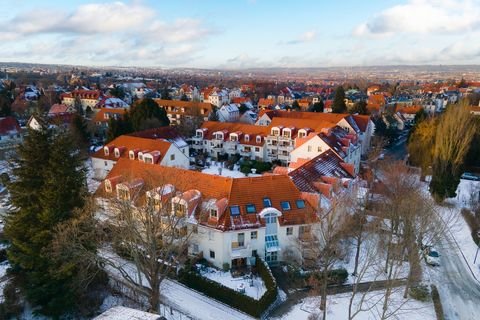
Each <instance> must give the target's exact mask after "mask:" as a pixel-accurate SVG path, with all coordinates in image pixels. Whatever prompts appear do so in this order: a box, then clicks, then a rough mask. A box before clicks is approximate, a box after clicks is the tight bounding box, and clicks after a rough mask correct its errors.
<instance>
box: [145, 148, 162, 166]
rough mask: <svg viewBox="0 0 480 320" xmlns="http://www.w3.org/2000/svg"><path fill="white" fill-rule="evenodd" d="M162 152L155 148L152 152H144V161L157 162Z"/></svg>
mask: <svg viewBox="0 0 480 320" xmlns="http://www.w3.org/2000/svg"><path fill="white" fill-rule="evenodd" d="M160 156H161V152H160V151H158V150H154V151H152V152H148V153H143V162H145V163H150V164H155V163H157V162H158V160H159V159H160Z"/></svg>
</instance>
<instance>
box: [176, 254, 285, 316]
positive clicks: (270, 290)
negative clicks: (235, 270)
mask: <svg viewBox="0 0 480 320" xmlns="http://www.w3.org/2000/svg"><path fill="white" fill-rule="evenodd" d="M255 267H256V268H257V271H258V273H259V275H260V277H261V278H262V280H263V282H264V283H265V287H266V288H267V291H266V292H265V293H264V294H263V296H262V297H261V298H260V300H255V299H254V298H251V297H249V296H247V295H244V294H242V293H240V292H237V291H235V290H232V289H230V288H228V287H225V286H223V285H221V284H220V283H218V282H215V281H212V280H210V279H207V278H204V277H202V276H201V275H199V274H197V273H196V272H195V271H193V270H187V271H184V272H182V273H181V274H180V282H181V283H183V284H185V285H186V286H188V287H190V288H192V289H195V290H197V291H200V292H202V293H204V294H205V295H207V296H209V297H211V298H213V299H216V300H218V301H220V302H223V303H225V304H227V305H229V306H231V307H233V308H236V309H238V310H241V311H243V312H245V313H248V314H250V315H252V316H254V317H257V318H258V317H260V316H261V315H262V313H263V312H264V311H265V310H266V309H267V308H268V307H269V306H270V305H271V304H272V303H273V302H274V301H275V300H276V299H277V284H276V282H275V278H273V275H272V273H271V272H270V269H269V268H268V266H267V265H266V264H265V262H264V261H263V260H261V259H260V258H258V257H257V259H256V264H255Z"/></svg>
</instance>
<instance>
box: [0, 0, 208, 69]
mask: <svg viewBox="0 0 480 320" xmlns="http://www.w3.org/2000/svg"><path fill="white" fill-rule="evenodd" d="M214 33H215V31H214V30H213V29H211V28H209V27H208V26H207V25H205V23H204V22H203V21H202V20H200V19H191V18H188V17H185V18H178V19H176V20H173V21H167V20H160V19H159V18H158V13H157V12H156V11H155V10H154V9H152V8H150V7H147V6H145V5H144V4H143V3H142V2H140V1H131V2H125V1H115V2H106V3H90V4H85V5H80V6H78V7H76V8H73V10H71V11H69V12H65V11H63V12H59V10H57V9H48V8H47V9H36V8H34V9H30V10H29V11H25V12H22V13H19V14H17V15H15V16H13V17H12V18H10V19H7V20H5V21H3V22H0V40H1V41H2V43H0V50H1V51H2V52H3V54H2V58H4V59H10V60H14V61H19V60H22V59H23V60H29V61H38V62H46V63H47V62H48V63H50V62H61V63H75V64H77V63H78V64H97V65H99V64H102V65H128V64H129V65H133V64H135V65H142V66H152V65H175V64H178V63H185V62H189V61H193V60H194V59H196V58H197V52H198V51H199V50H201V49H202V48H203V43H204V41H205V40H206V39H207V38H208V37H209V36H211V35H212V34H214ZM9 45H10V46H9ZM7 47H8V48H9V50H8V51H7V50H5V49H6V48H7Z"/></svg>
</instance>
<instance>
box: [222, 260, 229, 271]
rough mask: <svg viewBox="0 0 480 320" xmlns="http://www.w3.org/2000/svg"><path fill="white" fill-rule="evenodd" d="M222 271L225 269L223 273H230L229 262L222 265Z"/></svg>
mask: <svg viewBox="0 0 480 320" xmlns="http://www.w3.org/2000/svg"><path fill="white" fill-rule="evenodd" d="M222 269H223V271H228V270H230V264H228V263H227V262H225V263H224V264H223V265H222Z"/></svg>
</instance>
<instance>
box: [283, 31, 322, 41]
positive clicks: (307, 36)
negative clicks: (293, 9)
mask: <svg viewBox="0 0 480 320" xmlns="http://www.w3.org/2000/svg"><path fill="white" fill-rule="evenodd" d="M316 37H317V33H316V32H315V31H306V32H304V33H302V34H301V35H300V36H299V37H298V38H297V39H294V40H290V41H287V42H286V44H300V43H306V42H311V41H313V40H315V39H316Z"/></svg>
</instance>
